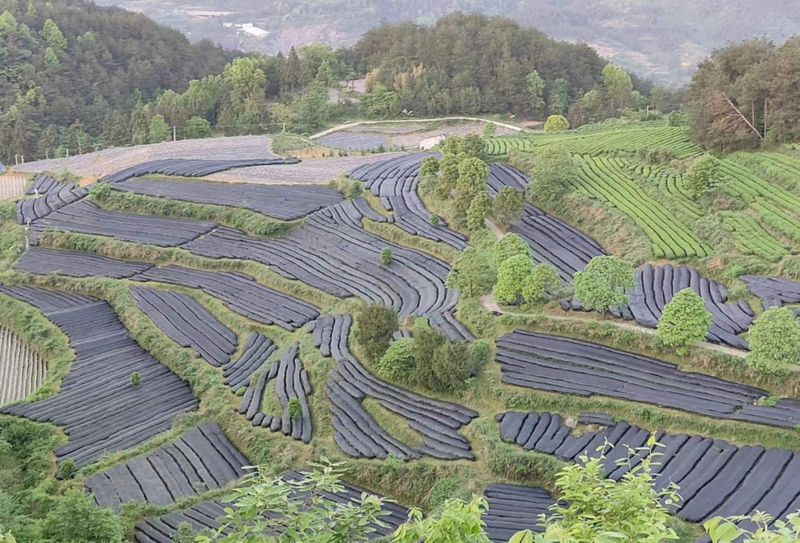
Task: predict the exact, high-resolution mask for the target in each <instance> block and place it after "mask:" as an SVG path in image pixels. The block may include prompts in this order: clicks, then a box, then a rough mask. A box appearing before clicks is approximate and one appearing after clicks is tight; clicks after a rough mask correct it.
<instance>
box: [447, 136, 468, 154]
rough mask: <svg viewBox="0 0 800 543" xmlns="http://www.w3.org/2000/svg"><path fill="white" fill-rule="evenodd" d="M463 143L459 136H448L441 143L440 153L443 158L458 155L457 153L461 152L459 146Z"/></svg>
mask: <svg viewBox="0 0 800 543" xmlns="http://www.w3.org/2000/svg"><path fill="white" fill-rule="evenodd" d="M463 141H464V138H462V137H461V136H450V137H449V138H446V139H445V140H444V141H443V142H442V153H443V154H444V155H445V156H447V155H452V156H455V155H458V154H459V153H461V152H462V149H461V145H462V142H463Z"/></svg>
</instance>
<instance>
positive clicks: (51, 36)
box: [42, 19, 67, 51]
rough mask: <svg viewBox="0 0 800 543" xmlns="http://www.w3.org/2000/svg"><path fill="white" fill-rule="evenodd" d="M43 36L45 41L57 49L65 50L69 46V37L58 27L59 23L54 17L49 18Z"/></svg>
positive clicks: (45, 23) (43, 29)
mask: <svg viewBox="0 0 800 543" xmlns="http://www.w3.org/2000/svg"><path fill="white" fill-rule="evenodd" d="M42 37H43V38H44V41H45V43H46V44H47V46H48V47H50V48H51V49H54V50H55V51H63V50H64V49H66V48H67V38H65V37H64V34H63V33H62V32H61V29H60V28H58V25H57V24H56V23H55V21H53V20H52V19H47V20H46V21H45V22H44V27H43V28H42Z"/></svg>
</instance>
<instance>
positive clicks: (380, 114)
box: [361, 84, 400, 119]
mask: <svg viewBox="0 0 800 543" xmlns="http://www.w3.org/2000/svg"><path fill="white" fill-rule="evenodd" d="M361 108H362V110H363V111H364V115H366V116H367V117H369V118H370V119H388V118H390V117H395V116H397V114H398V113H399V112H400V102H399V100H398V98H397V93H396V92H392V91H390V90H389V89H387V88H386V87H385V86H383V85H380V84H379V85H375V87H373V89H372V92H369V93H367V94H365V95H364V96H362V97H361Z"/></svg>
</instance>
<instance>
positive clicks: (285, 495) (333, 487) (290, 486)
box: [196, 459, 386, 543]
mask: <svg viewBox="0 0 800 543" xmlns="http://www.w3.org/2000/svg"><path fill="white" fill-rule="evenodd" d="M311 466H312V467H313V468H314V469H313V470H312V471H310V472H305V473H303V474H302V475H303V476H302V478H300V479H297V480H288V479H284V478H281V477H271V476H270V475H269V471H270V467H268V466H260V467H258V468H257V471H256V472H255V473H251V474H249V475H248V476H246V477H245V479H244V481H243V483H241V484H240V486H238V487H237V488H236V489H235V490H234V491H233V495H232V496H231V502H232V503H233V507H230V508H228V509H226V513H227V514H226V515H225V516H224V517H223V518H222V519H221V522H220V524H221V526H220V528H219V529H218V530H217V531H216V532H214V533H213V534H212V535H210V536H207V535H199V536H197V539H196V540H197V541H198V542H199V543H212V542H216V543H241V542H243V541H252V542H264V543H294V542H296V541H303V542H308V543H349V542H366V541H368V540H369V537H370V535H371V534H373V533H374V532H375V528H374V527H373V526H374V524H375V523H376V522H379V521H380V518H381V516H383V515H384V514H386V513H384V512H383V506H384V504H385V503H386V500H385V499H384V498H379V497H377V496H374V495H371V494H368V493H366V492H364V493H362V494H361V499H360V500H359V501H358V502H346V503H340V502H335V501H333V500H331V499H330V498H328V497H327V496H329V495H330V494H335V493H339V492H342V491H343V490H344V486H343V485H342V483H341V478H342V476H343V475H344V473H345V471H344V468H343V464H342V463H331V462H328V461H326V460H324V459H323V463H321V464H311ZM267 512H268V513H270V514H268V515H267V514H265V513H267Z"/></svg>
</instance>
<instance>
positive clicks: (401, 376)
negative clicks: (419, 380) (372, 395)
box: [372, 337, 417, 383]
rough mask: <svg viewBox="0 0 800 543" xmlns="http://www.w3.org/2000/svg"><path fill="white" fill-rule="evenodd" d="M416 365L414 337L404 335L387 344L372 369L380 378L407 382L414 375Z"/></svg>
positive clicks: (394, 381)
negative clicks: (386, 347) (387, 346)
mask: <svg viewBox="0 0 800 543" xmlns="http://www.w3.org/2000/svg"><path fill="white" fill-rule="evenodd" d="M416 366H417V362H416V358H414V339H412V338H405V337H404V338H400V339H398V340H397V341H394V342H393V343H392V344H391V345H389V348H388V349H386V352H385V353H383V356H382V357H381V358H380V360H378V361H377V362H376V363H375V364H373V366H372V369H373V370H374V371H375V374H376V375H377V376H378V377H380V378H382V379H386V380H387V381H391V382H393V383H407V382H409V381H410V380H411V379H412V377H413V376H414V370H415V368H416Z"/></svg>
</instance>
